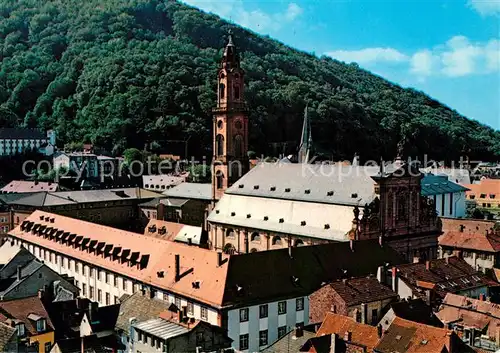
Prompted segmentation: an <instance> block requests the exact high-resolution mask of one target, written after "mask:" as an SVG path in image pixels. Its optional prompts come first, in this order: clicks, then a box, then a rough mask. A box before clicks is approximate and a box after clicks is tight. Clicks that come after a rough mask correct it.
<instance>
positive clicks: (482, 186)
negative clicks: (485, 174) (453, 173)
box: [464, 179, 500, 199]
mask: <svg viewBox="0 0 500 353" xmlns="http://www.w3.org/2000/svg"><path fill="white" fill-rule="evenodd" d="M464 186H465V187H466V188H468V189H470V190H469V191H467V192H466V195H475V196H476V198H479V197H480V196H481V194H485V195H486V197H487V198H490V195H495V198H496V199H498V198H499V197H500V179H483V180H481V181H480V183H479V184H468V185H464Z"/></svg>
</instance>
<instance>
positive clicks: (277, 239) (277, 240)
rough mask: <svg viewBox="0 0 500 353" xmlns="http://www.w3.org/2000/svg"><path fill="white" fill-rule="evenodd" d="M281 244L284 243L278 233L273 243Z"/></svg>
mask: <svg viewBox="0 0 500 353" xmlns="http://www.w3.org/2000/svg"><path fill="white" fill-rule="evenodd" d="M281 244H282V241H281V237H279V236H277V235H276V236H275V237H274V238H273V245H281Z"/></svg>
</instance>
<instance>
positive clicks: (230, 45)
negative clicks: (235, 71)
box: [222, 30, 240, 68]
mask: <svg viewBox="0 0 500 353" xmlns="http://www.w3.org/2000/svg"><path fill="white" fill-rule="evenodd" d="M222 65H223V66H227V67H228V68H233V67H239V65H240V56H239V55H238V52H237V51H236V46H235V45H234V42H233V33H232V31H231V30H229V31H228V41H227V44H226V47H225V48H224V54H223V55H222Z"/></svg>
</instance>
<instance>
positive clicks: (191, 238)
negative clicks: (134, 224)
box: [144, 220, 208, 247]
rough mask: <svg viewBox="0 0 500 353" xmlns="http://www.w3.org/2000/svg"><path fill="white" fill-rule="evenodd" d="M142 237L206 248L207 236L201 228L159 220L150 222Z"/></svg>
mask: <svg viewBox="0 0 500 353" xmlns="http://www.w3.org/2000/svg"><path fill="white" fill-rule="evenodd" d="M144 235H147V236H152V237H157V238H160V239H165V240H170V241H177V242H180V243H185V244H189V245H196V246H201V247H206V244H207V239H208V234H207V233H206V232H205V231H203V228H201V227H195V226H190V225H186V224H182V223H174V222H166V221H159V220H151V221H150V222H149V223H148V225H147V226H146V228H145V229H144Z"/></svg>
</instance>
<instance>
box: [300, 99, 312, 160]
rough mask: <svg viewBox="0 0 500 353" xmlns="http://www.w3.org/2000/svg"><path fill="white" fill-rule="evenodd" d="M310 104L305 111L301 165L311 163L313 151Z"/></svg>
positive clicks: (301, 140)
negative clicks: (309, 114)
mask: <svg viewBox="0 0 500 353" xmlns="http://www.w3.org/2000/svg"><path fill="white" fill-rule="evenodd" d="M308 108H309V104H307V105H306V108H305V110H304V124H303V125H302V136H301V138H300V145H299V155H298V162H299V163H309V161H310V157H311V156H310V155H311V149H312V135H311V122H310V121H309V116H308V114H307V111H308Z"/></svg>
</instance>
